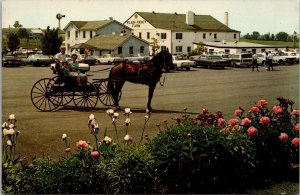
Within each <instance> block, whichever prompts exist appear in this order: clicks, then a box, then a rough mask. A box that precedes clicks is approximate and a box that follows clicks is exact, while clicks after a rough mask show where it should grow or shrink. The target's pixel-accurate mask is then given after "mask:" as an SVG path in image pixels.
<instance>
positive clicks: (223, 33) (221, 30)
mask: <svg viewBox="0 0 300 195" xmlns="http://www.w3.org/2000/svg"><path fill="white" fill-rule="evenodd" d="M225 16H226V15H225ZM227 17H228V14H227ZM227 20H228V19H227ZM225 23H227V24H228V21H227V22H226V21H225ZM124 25H126V26H127V27H129V28H131V29H132V32H133V34H134V35H135V36H137V37H139V38H142V39H144V40H146V41H148V42H150V43H151V42H153V39H156V40H158V45H159V46H160V49H159V50H162V49H167V48H168V49H169V51H170V52H171V53H173V54H179V53H180V54H187V53H188V52H190V51H191V50H192V49H194V44H193V43H198V42H221V41H223V40H226V41H231V42H234V41H239V39H240V32H239V31H236V30H232V29H230V28H229V27H228V26H226V25H225V24H223V23H221V22H219V21H218V20H216V19H215V18H213V17H212V16H210V15H196V14H195V13H194V12H192V11H188V12H187V13H186V14H178V13H176V12H175V13H172V14H171V13H156V12H135V13H134V14H133V15H132V16H131V17H130V18H129V19H128V20H126V21H125V22H124ZM150 51H152V48H150Z"/></svg>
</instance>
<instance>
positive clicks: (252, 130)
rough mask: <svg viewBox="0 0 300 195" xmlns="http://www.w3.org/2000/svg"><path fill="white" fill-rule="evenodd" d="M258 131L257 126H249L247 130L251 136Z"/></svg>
mask: <svg viewBox="0 0 300 195" xmlns="http://www.w3.org/2000/svg"><path fill="white" fill-rule="evenodd" d="M256 133H257V129H256V128H255V127H249V128H248V130H247V134H248V135H249V136H252V135H255V134H256Z"/></svg>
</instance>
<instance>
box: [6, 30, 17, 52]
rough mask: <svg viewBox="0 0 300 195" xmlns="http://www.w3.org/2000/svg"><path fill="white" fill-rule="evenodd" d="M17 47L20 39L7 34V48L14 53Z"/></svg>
mask: <svg viewBox="0 0 300 195" xmlns="http://www.w3.org/2000/svg"><path fill="white" fill-rule="evenodd" d="M19 45H20V39H19V37H18V35H16V34H14V33H11V34H9V35H8V42H7V46H8V48H9V49H10V51H16V49H17V48H18V46H19Z"/></svg>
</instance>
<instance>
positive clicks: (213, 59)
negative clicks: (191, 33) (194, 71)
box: [194, 55, 231, 68]
mask: <svg viewBox="0 0 300 195" xmlns="http://www.w3.org/2000/svg"><path fill="white" fill-rule="evenodd" d="M194 61H195V63H196V66H204V67H206V68H225V67H226V66H230V63H231V61H230V60H224V59H222V57H221V56H220V55H203V56H200V57H199V58H198V59H194Z"/></svg>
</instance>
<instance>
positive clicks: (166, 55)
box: [152, 50, 174, 71]
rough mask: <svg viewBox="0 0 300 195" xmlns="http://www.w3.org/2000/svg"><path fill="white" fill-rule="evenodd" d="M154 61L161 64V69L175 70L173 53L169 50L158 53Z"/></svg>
mask: <svg viewBox="0 0 300 195" xmlns="http://www.w3.org/2000/svg"><path fill="white" fill-rule="evenodd" d="M152 61H153V63H154V64H155V65H159V67H160V69H161V70H162V69H165V70H166V71H168V70H173V69H174V65H173V60H172V54H170V52H169V51H168V50H162V51H160V52H159V53H158V54H156V55H155V56H154V57H153V58H152Z"/></svg>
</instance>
